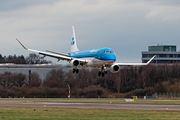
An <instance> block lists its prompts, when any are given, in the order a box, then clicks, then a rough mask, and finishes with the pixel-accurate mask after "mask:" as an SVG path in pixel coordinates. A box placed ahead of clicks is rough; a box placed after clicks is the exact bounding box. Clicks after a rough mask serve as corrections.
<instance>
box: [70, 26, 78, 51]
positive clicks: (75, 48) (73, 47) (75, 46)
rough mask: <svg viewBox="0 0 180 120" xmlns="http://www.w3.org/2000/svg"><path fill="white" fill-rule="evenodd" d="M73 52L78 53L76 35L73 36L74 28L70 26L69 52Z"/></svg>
mask: <svg viewBox="0 0 180 120" xmlns="http://www.w3.org/2000/svg"><path fill="white" fill-rule="evenodd" d="M75 51H79V49H78V48H77V43H76V35H75V30H74V26H72V36H71V52H75Z"/></svg>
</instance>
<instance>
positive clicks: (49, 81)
mask: <svg viewBox="0 0 180 120" xmlns="http://www.w3.org/2000/svg"><path fill="white" fill-rule="evenodd" d="M64 79H65V72H64V71H63V70H62V69H58V70H56V69H53V70H51V71H50V72H49V73H47V75H46V78H45V80H44V84H43V86H45V87H50V88H54V87H57V88H60V87H66V85H64V84H63V83H64Z"/></svg>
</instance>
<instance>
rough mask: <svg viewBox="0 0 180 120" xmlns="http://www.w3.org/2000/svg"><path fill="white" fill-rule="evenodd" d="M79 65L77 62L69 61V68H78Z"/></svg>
mask: <svg viewBox="0 0 180 120" xmlns="http://www.w3.org/2000/svg"><path fill="white" fill-rule="evenodd" d="M79 65H80V62H79V60H71V62H70V66H71V67H78V66H79Z"/></svg>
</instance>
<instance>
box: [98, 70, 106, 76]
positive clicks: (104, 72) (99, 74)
mask: <svg viewBox="0 0 180 120" xmlns="http://www.w3.org/2000/svg"><path fill="white" fill-rule="evenodd" d="M105 74H107V71H99V72H98V76H101V75H102V77H104V75H105Z"/></svg>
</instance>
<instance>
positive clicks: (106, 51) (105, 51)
mask: <svg viewBox="0 0 180 120" xmlns="http://www.w3.org/2000/svg"><path fill="white" fill-rule="evenodd" d="M103 53H114V52H113V51H110V50H104V51H103Z"/></svg>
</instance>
